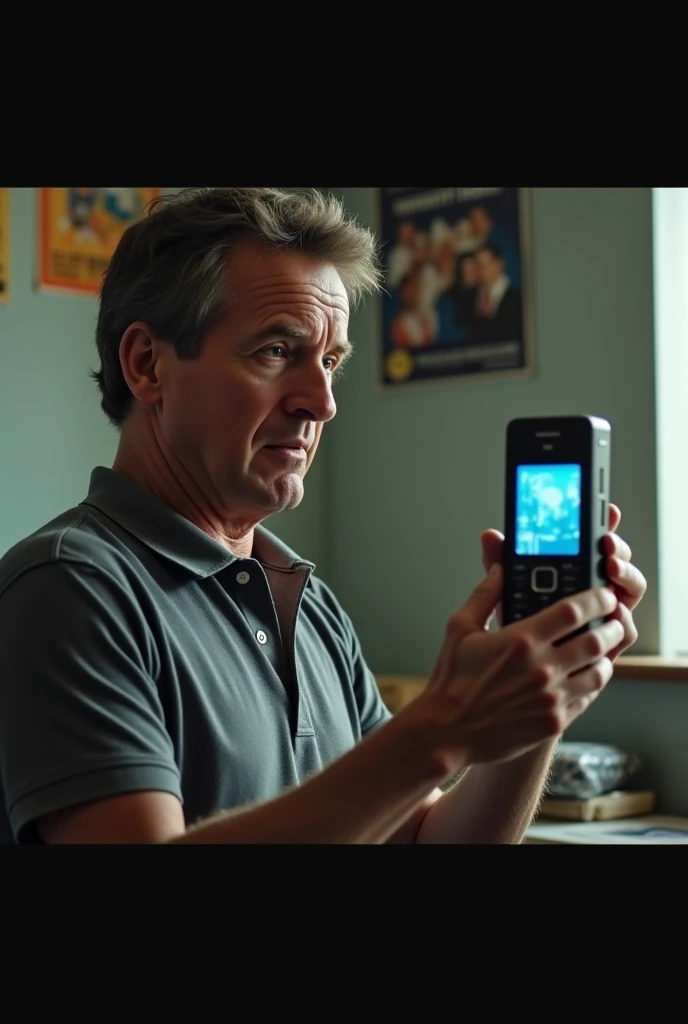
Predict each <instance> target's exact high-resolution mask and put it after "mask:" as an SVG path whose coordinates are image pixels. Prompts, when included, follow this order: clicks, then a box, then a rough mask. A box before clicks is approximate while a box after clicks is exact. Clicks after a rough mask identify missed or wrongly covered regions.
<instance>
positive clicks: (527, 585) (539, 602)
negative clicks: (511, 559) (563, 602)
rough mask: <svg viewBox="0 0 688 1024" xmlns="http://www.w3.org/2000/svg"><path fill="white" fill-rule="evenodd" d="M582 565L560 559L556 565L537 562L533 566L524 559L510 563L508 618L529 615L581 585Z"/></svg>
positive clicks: (514, 618)
mask: <svg viewBox="0 0 688 1024" xmlns="http://www.w3.org/2000/svg"><path fill="white" fill-rule="evenodd" d="M581 577H582V570H581V566H580V565H577V564H576V563H575V562H561V563H559V564H558V565H557V566H552V565H539V566H536V567H535V568H532V567H530V566H528V565H526V564H525V563H524V562H517V563H516V564H515V565H513V567H512V573H511V579H512V587H513V589H512V593H511V601H510V605H511V619H512V620H515V621H518V620H519V619H525V618H528V616H529V615H534V614H535V613H536V612H539V611H542V609H543V608H547V607H548V605H550V604H554V602H555V601H559V600H560V599H561V598H562V597H566V596H568V595H569V594H575V593H577V591H579V590H581V589H582V586H581Z"/></svg>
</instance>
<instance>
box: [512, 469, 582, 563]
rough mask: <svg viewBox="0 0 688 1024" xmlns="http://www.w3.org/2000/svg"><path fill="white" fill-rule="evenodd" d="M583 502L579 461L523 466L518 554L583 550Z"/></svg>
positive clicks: (518, 506)
mask: <svg viewBox="0 0 688 1024" xmlns="http://www.w3.org/2000/svg"><path fill="white" fill-rule="evenodd" d="M580 502H581V467H580V466H579V465H574V464H570V465H569V464H563V465H544V466H519V467H518V468H517V470H516V554H517V555H577V554H579V553H580Z"/></svg>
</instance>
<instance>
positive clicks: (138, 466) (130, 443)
mask: <svg viewBox="0 0 688 1024" xmlns="http://www.w3.org/2000/svg"><path fill="white" fill-rule="evenodd" d="M151 435H152V432H151V431H146V430H144V431H143V436H142V435H141V432H137V434H136V437H135V438H134V437H133V436H132V434H131V433H130V428H127V427H124V428H123V429H122V432H121V434H120V442H119V445H118V448H117V454H116V455H115V460H114V462H113V464H112V470H113V472H114V473H119V474H120V475H121V476H124V477H126V478H127V479H128V480H131V481H132V482H133V483H135V484H138V486H139V487H142V488H143V489H144V490H145V491H148V492H149V494H152V495H153V496H154V497H156V498H158V499H159V500H160V501H163V502H164V503H165V504H166V505H169V507H170V508H173V509H174V510H175V512H178V513H179V515H181V516H184V518H185V519H188V520H189V522H191V523H193V524H194V526H197V527H198V528H199V529H200V530H203V532H204V533H207V534H208V536H209V537H212V538H213V540H216V541H218V543H220V544H222V545H223V547H225V548H227V550H228V551H231V552H232V554H234V555H237V556H238V557H239V558H250V557H251V553H252V551H253V534H254V529H255V524H252V523H246V524H242V525H241V526H239V527H237V526H235V525H234V524H230V523H229V522H228V520H227V518H226V517H224V516H222V515H221V514H220V513H218V512H217V511H216V510H215V509H214V508H213V507H212V502H210V501H208V499H207V498H206V496H205V494H204V493H203V490H202V488H201V487H200V486H199V485H198V483H197V482H196V481H195V480H194V478H193V477H192V476H191V475H190V474H189V473H188V472H187V471H186V470H185V469H184V467H183V466H181V465H180V464H179V462H178V461H177V460H176V459H174V458H173V457H171V455H166V454H165V453H164V452H163V451H162V450H161V449H160V447H159V446H158V445H157V443H155V439H154V438H152V436H151Z"/></svg>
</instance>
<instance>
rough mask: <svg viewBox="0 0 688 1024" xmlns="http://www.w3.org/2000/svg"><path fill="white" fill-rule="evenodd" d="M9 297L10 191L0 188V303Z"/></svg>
mask: <svg viewBox="0 0 688 1024" xmlns="http://www.w3.org/2000/svg"><path fill="white" fill-rule="evenodd" d="M9 297H10V190H9V189H8V188H0V302H7V301H8V300H9Z"/></svg>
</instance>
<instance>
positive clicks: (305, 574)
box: [0, 467, 389, 843]
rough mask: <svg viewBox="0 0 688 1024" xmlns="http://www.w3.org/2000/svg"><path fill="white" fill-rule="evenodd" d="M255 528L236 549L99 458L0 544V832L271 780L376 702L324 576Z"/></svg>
mask: <svg viewBox="0 0 688 1024" xmlns="http://www.w3.org/2000/svg"><path fill="white" fill-rule="evenodd" d="M314 568H315V566H314V565H313V564H312V563H311V562H308V561H306V560H304V559H303V558H299V557H298V555H296V554H295V553H294V552H293V551H291V550H289V548H287V547H286V546H285V545H284V544H282V543H281V542H280V541H279V540H278V539H277V538H276V537H275V536H274V535H273V534H271V533H270V532H269V531H268V530H266V529H264V528H263V527H259V528H258V529H257V530H256V534H255V542H254V549H253V557H251V558H237V557H236V556H235V555H232V554H231V553H230V552H228V551H227V550H226V549H225V548H224V547H223V546H222V545H221V544H219V543H218V542H216V541H214V540H213V539H212V538H210V537H209V536H207V535H206V534H205V533H203V531H202V530H200V529H198V528H197V527H196V526H194V525H192V524H191V523H190V522H189V521H188V520H186V519H185V518H184V517H182V516H181V515H179V514H177V513H176V512H174V511H173V510H172V509H171V508H169V507H168V506H167V505H165V504H164V503H163V502H161V501H159V500H158V499H157V498H154V497H153V496H152V495H151V494H149V493H148V492H146V491H145V490H143V489H142V488H140V487H138V486H137V485H136V484H134V483H132V482H131V481H129V480H127V479H126V478H124V477H122V476H120V475H119V474H116V473H114V472H113V471H112V470H109V469H105V468H104V467H97V468H96V469H94V471H93V473H92V476H91V485H90V488H89V492H88V496H87V497H86V498H85V499H84V500H83V501H82V502H81V503H80V504H79V505H77V506H76V507H75V508H73V509H71V510H70V511H68V512H65V513H64V514H63V515H61V516H59V517H58V518H57V519H55V520H53V521H52V522H51V523H48V524H47V525H46V526H44V527H43V528H42V529H40V530H38V531H37V532H36V533H34V534H32V535H31V536H30V537H28V538H26V539H25V540H23V541H21V542H20V543H19V544H17V545H16V546H15V547H14V548H12V549H11V550H10V551H9V552H8V553H7V554H6V555H5V556H4V557H3V558H2V560H0V842H3V843H11V842H19V843H24V842H28V843H30V842H36V841H39V837H38V832H37V829H36V828H35V822H36V820H37V819H38V818H39V817H40V816H42V815H45V814H47V813H49V812H51V811H56V810H60V809H63V808H66V807H69V806H71V805H74V804H78V803H81V802H84V801H91V800H98V799H102V798H105V797H109V796H114V795H117V794H122V793H127V792H132V791H136V790H149V789H154V790H164V791H167V792H169V793H174V794H175V795H176V796H178V797H179V799H180V800H181V801H182V803H183V808H184V814H185V819H186V823H187V825H191V824H193V823H194V822H195V821H197V820H198V819H199V818H205V817H207V816H209V815H212V814H215V813H217V812H219V811H222V810H227V809H229V808H232V807H237V806H239V805H241V804H244V803H247V802H252V801H262V800H266V799H269V798H271V797H273V796H276V795H277V794H278V793H279V792H280V791H281V790H282V789H284V788H285V787H287V786H291V785H294V784H297V783H299V782H301V781H302V780H303V779H304V778H305V776H307V775H308V774H310V773H312V772H314V771H317V770H318V769H320V768H322V767H324V766H325V765H327V764H328V763H329V762H331V761H332V760H334V759H335V758H337V757H339V756H340V755H342V754H344V753H345V752H346V751H348V750H350V749H351V748H352V747H353V746H354V745H355V744H356V743H357V742H358V741H359V740H360V739H361V737H362V736H363V735H364V734H365V733H367V732H368V731H369V730H371V729H373V728H375V727H377V726H378V725H379V724H380V723H382V722H383V721H385V720H386V719H387V718H389V712H388V711H387V709H386V708H385V706H384V704H383V703H382V700H381V698H380V695H379V692H378V689H377V686H376V684H375V680H374V677H373V675H372V673H371V672H370V670H369V668H368V667H367V666H366V664H365V662H364V659H363V657H362V655H361V651H360V648H359V644H358V641H357V638H356V635H355V633H354V630H353V627H352V624H351V621H350V619H349V618H348V616H347V615H346V614H345V612H344V611H343V609H342V608H341V607H340V605H339V603H338V601H337V600H336V598H335V597H334V595H333V594H332V592H331V590H330V589H329V588H328V587H327V586H326V585H325V584H324V583H323V582H322V581H321V580H319V579H318V578H317V576H315V575H314V573H313V570H314Z"/></svg>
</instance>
